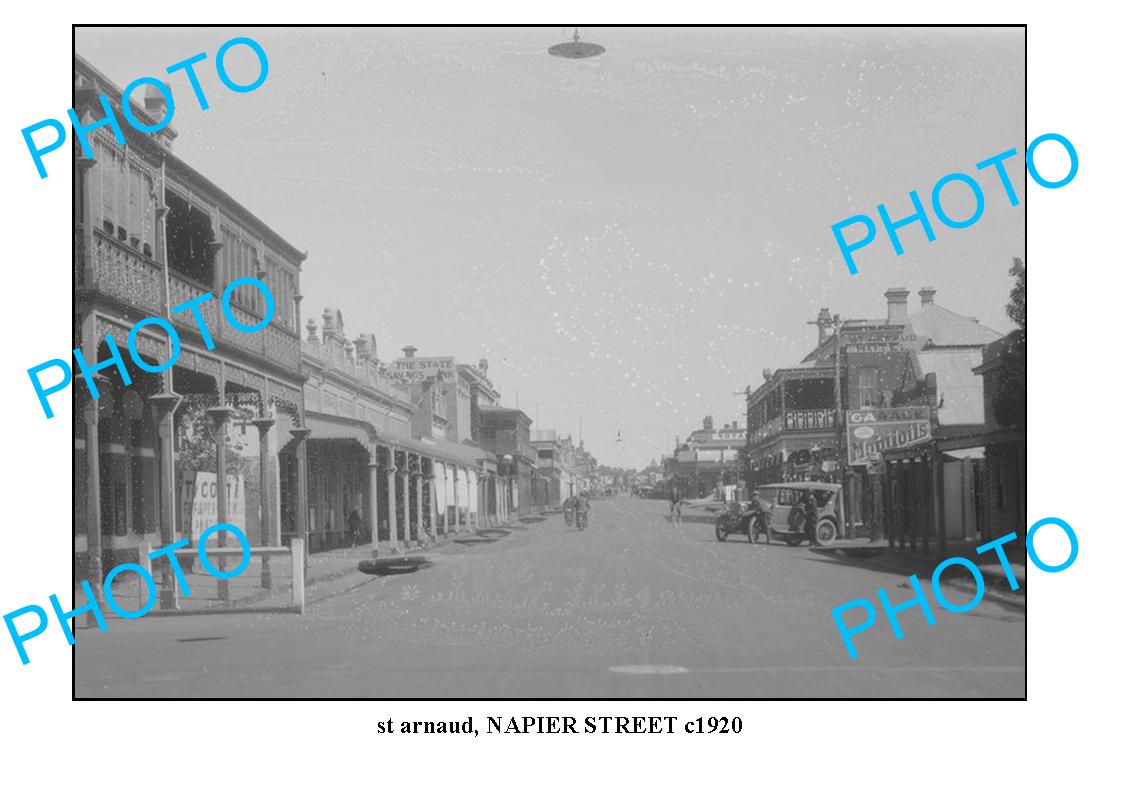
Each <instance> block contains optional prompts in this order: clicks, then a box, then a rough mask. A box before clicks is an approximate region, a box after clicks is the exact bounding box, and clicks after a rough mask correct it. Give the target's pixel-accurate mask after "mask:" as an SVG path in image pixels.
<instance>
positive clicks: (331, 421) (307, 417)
mask: <svg viewBox="0 0 1123 796" xmlns="http://www.w3.org/2000/svg"><path fill="white" fill-rule="evenodd" d="M304 422H305V425H306V426H307V427H308V428H310V429H311V430H312V439H314V440H347V441H350V442H357V443H359V444H360V445H362V446H363V447H364V448H366V450H367V453H369V454H371V455H372V456H373V455H374V435H375V434H376V433H377V431H375V428H374V426H372V425H371V424H370V423H367V422H366V421H365V420H353V419H351V418H349V417H338V416H336V415H325V414H321V413H319V412H305V413H304Z"/></svg>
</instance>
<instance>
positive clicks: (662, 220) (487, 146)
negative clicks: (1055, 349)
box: [12, 24, 1110, 740]
mask: <svg viewBox="0 0 1123 796" xmlns="http://www.w3.org/2000/svg"><path fill="white" fill-rule="evenodd" d="M1026 41H1027V38H1026V28H1025V27H1024V26H1023V25H1020V24H1019V25H1009V26H978V27H975V26H874V27H839V26H810V25H809V26H795V27H772V26H764V25H760V26H726V27H699V26H681V27H675V26H644V25H635V26H621V25H616V26H612V25H604V26H595V25H590V26H585V25H577V26H574V25H553V26H545V25H542V26H530V27H510V26H491V27H489V26H445V27H442V26H429V27H402V26H384V27H375V26H366V27H326V26H307V27H301V26H261V27H254V26H242V27H201V26H186V27H170V26H169V27H136V26H127V27H112V26H98V25H76V26H75V27H74V29H73V49H74V59H73V111H72V119H71V120H69V121H68V120H67V119H66V114H65V112H63V113H62V114H61V115H60V116H59V118H60V120H61V123H58V122H56V124H59V127H58V129H60V130H61V129H62V128H63V125H66V127H65V130H66V132H67V133H68V134H69V138H68V139H67V140H66V142H65V145H61V144H60V147H59V148H57V151H51V150H50V149H49V148H48V146H47V144H48V143H49V139H50V135H51V129H50V128H49V127H44V128H43V129H42V130H40V131H36V132H35V133H34V136H35V141H37V142H38V147H39V150H38V151H39V154H35V152H36V150H35V148H34V147H32V149H31V151H32V153H33V158H34V160H33V162H32V160H28V159H27V157H26V154H27V153H26V152H24V153H23V157H24V159H25V160H28V162H27V163H26V164H22V165H23V170H22V171H21V172H20V175H19V176H20V177H21V179H24V180H31V179H39V178H40V177H41V181H42V182H45V183H55V182H63V181H66V180H67V179H68V175H66V174H65V173H64V171H63V165H64V162H67V161H70V162H72V165H73V220H72V226H73V347H74V348H75V359H73V360H71V361H70V365H71V366H72V381H70V382H69V385H68V386H65V388H64V386H62V385H60V386H55V385H58V383H59V376H58V372H61V369H62V368H63V367H65V366H66V362H65V361H61V360H54V363H57V364H55V365H54V366H53V367H54V369H55V372H52V370H51V366H50V364H49V363H44V366H40V369H39V370H36V369H35V368H33V369H32V371H29V372H30V373H31V382H32V384H33V385H34V393H33V392H32V390H31V388H29V387H28V386H27V379H26V377H25V376H24V375H23V373H22V371H21V372H20V373H19V374H18V375H19V376H20V378H21V380H22V382H21V385H22V386H21V387H20V390H21V391H22V392H21V398H22V399H24V405H22V406H21V411H23V415H21V417H25V416H26V418H27V419H26V422H29V423H30V422H37V423H44V422H47V421H45V420H44V417H43V414H42V413H43V412H45V413H46V417H47V418H51V417H52V415H53V413H56V412H57V413H58V414H59V417H58V418H56V419H54V420H51V421H49V422H52V423H54V424H59V423H60V421H61V424H62V425H63V426H66V425H67V423H70V422H72V424H73V434H72V436H73V481H72V488H73V493H72V495H73V528H72V537H73V539H72V541H73V578H74V583H73V587H74V592H73V603H72V604H73V605H74V606H79V605H81V604H86V603H87V602H88V600H89V601H92V602H91V604H93V605H96V606H99V608H98V610H97V611H93V610H87V611H85V612H84V613H81V614H75V615H74V616H73V624H74V631H73V633H74V636H75V637H76V639H77V643H75V644H74V647H73V697H74V698H75V699H78V700H103V699H112V700H117V699H140V700H151V699H193V700H194V699H199V700H210V699H363V700H392V699H395V700H401V699H409V700H420V699H434V700H484V699H486V700H498V699H509V700H535V699H542V700H561V699H567V700H573V699H580V700H672V699H682V700H687V699H689V700H701V699H708V700H748V699H751V700H758V699H785V700H807V699H829V700H900V699H956V700H967V699H970V700H976V699H988V700H998V699H1011V700H1023V699H1025V698H1026V696H1027V629H1026V592H1027V588H1026V571H1027V568H1029V569H1034V566H1033V565H1034V564H1035V563H1038V562H1037V560H1036V559H1034V560H1033V561H1031V562H1030V563H1029V564H1028V567H1027V543H1026V542H1025V537H1026V530H1027V528H1029V527H1030V525H1031V524H1032V523H1033V522H1034V521H1035V520H1037V519H1038V517H1039V516H1042V515H1040V514H1039V513H1035V514H1034V515H1032V516H1027V480H1028V479H1027V452H1026V451H1027V447H1026V419H1027V361H1028V357H1027V342H1026V341H1027V331H1026V268H1027V257H1026V204H1027V203H1026V199H1027V190H1039V188H1038V186H1042V185H1043V186H1045V187H1049V188H1057V187H1060V186H1063V185H1064V176H1065V171H1066V169H1068V166H1067V165H1066V164H1067V163H1068V161H1066V160H1065V158H1064V154H1065V152H1066V151H1068V152H1070V154H1071V157H1072V169H1071V172H1072V174H1075V173H1076V160H1075V157H1076V155H1075V152H1074V151H1073V150H1072V149H1071V146H1072V144H1071V143H1070V142H1069V141H1068V139H1066V138H1064V137H1063V136H1060V135H1056V136H1053V137H1049V136H1048V135H1043V134H1045V133H1049V131H1050V129H1051V128H1045V129H1036V128H1035V129H1034V130H1031V131H1029V132H1028V133H1027V121H1026V120H1027V116H1026V113H1027V66H1026ZM106 120H108V121H106ZM1060 121H1063V119H1060ZM27 123H30V121H29V122H27ZM1055 129H1056V130H1058V131H1059V133H1064V132H1065V128H1064V125H1063V124H1059V123H1058V124H1057V125H1056V126H1055ZM27 135H28V134H27V133H25V136H27ZM1038 136H1041V138H1040V139H1038V140H1035V139H1037V137H1038ZM16 139H17V143H19V140H18V136H16ZM1074 140H1075V139H1074ZM28 141H29V146H31V144H30V139H28ZM1031 142H1033V143H1032V144H1031ZM1077 145H1078V146H1080V142H1077ZM1034 147H1037V149H1036V151H1037V152H1038V153H1039V165H1038V166H1037V167H1034V165H1033V159H1032V152H1031V154H1030V155H1027V148H1029V149H1031V150H1033V148H1034ZM68 148H69V149H68ZM1058 153H1059V156H1058ZM1081 154H1083V150H1081ZM1047 156H1048V158H1049V164H1048V165H1049V167H1048V168H1047V167H1046V157H1047ZM1053 160H1059V161H1060V163H1061V165H1059V166H1057V167H1056V168H1053V166H1055V165H1056V164H1055V163H1053ZM1027 164H1028V165H1029V170H1028V172H1027ZM1085 168H1092V166H1086V165H1085V163H1084V162H1083V161H1081V162H1080V177H1079V178H1077V179H1080V178H1083V177H1084V169H1085ZM35 169H40V172H39V177H37V176H36V174H35ZM56 171H57V172H58V173H57V174H56V173H55V172H56ZM23 172H27V173H23ZM44 172H45V173H46V176H42V175H43V173H44ZM1070 178H1071V175H1070ZM1074 184H1075V183H1074ZM1066 190H1071V189H1063V188H1062V189H1061V190H1052V191H1050V192H1049V193H1050V198H1051V199H1052V198H1054V197H1055V199H1056V201H1058V202H1059V201H1060V200H1061V199H1063V198H1064V194H1065V191H1066ZM1037 254H1038V252H1037V250H1036V249H1035V256H1036V255H1037ZM1035 262H1037V260H1036V258H1035ZM1057 265H1058V264H1056V263H1054V264H1053V265H1052V266H1051V267H1054V268H1055V267H1057ZM66 298H67V297H66V296H63V295H59V296H53V295H52V296H51V297H50V298H49V300H50V301H53V302H64V301H65V299H66ZM1036 317H1037V316H1035V320H1036ZM12 334H16V335H18V334H20V332H18V331H14V332H12ZM1038 339H1039V338H1038V337H1036V336H1035V347H1036V340H1038ZM35 355H36V356H38V354H35ZM57 355H61V356H64V359H65V358H68V357H69V355H68V354H67V352H66V350H65V349H63V348H60V349H59V354H57ZM26 358H27V359H29V363H24V364H23V365H22V367H23V368H26V367H27V364H34V363H31V362H30V359H31V358H32V355H31V354H28V355H26ZM45 359H47V356H40V357H39V359H38V360H36V361H37V362H38V361H42V360H45ZM29 396H30V397H29ZM36 397H38V399H39V400H38V401H36V400H35V399H36ZM40 404H41V406H42V412H41V410H40ZM29 406H30V407H31V410H34V412H35V413H36V414H38V417H31V416H30V415H28V412H29V411H31V410H29V409H28V407H29ZM64 418H65V419H64ZM22 422H24V421H23V420H21V419H19V418H17V423H22ZM64 430H65V429H64ZM1105 443H1106V440H1105ZM63 464H65V462H64V463H63ZM64 469H65V468H63V470H64ZM63 489H64V491H65V487H63ZM1109 491H1110V489H1109ZM63 497H65V495H63ZM1088 499H1094V498H1093V496H1092V495H1088ZM1077 502H1078V501H1076V500H1073V501H1072V504H1075V503H1077ZM1047 508H1049V509H1050V510H1055V511H1056V512H1062V514H1061V516H1068V515H1066V514H1063V512H1064V511H1065V508H1064V506H1062V505H1060V504H1059V501H1058V506H1057V507H1056V508H1055V509H1054V508H1053V507H1052V506H1051V505H1050V506H1048V507H1047ZM55 530H56V531H57V533H58V534H63V529H61V528H59V529H55ZM1054 530H1055V529H1054ZM1078 530H1079V531H1081V532H1083V529H1082V528H1081V529H1078ZM1010 533H1016V534H1017V539H1016V541H1011V540H1010V539H1009V538H1007V537H1008V535H1009V534H1010ZM1058 533H1059V532H1058ZM1045 535H1046V531H1044V530H1043V531H1042V537H1043V538H1044V536H1045ZM1061 538H1062V539H1063V538H1064V537H1063V535H1061ZM1081 541H1082V542H1083V541H1084V537H1083V536H1081ZM1028 552H1029V553H1030V554H1031V555H1036V554H1035V553H1033V548H1032V546H1030V547H1029V549H1028ZM1081 552H1082V554H1083V552H1084V551H1083V550H1081ZM1073 555H1075V549H1074V550H1073ZM1063 557H1064V555H1063V554H1061V555H1060V556H1059V558H1060V559H1062V560H1063ZM1050 563H1052V564H1056V563H1057V562H1056V561H1055V560H1052V559H1051V560H1050ZM1040 569H1041V566H1040V564H1038V566H1037V570H1040ZM1050 571H1057V570H1055V569H1054V570H1046V572H1050ZM1060 577H1061V575H1050V574H1040V572H1039V571H1035V572H1034V580H1035V584H1036V583H1037V581H1038V580H1045V579H1054V580H1056V579H1059V578H1060ZM66 585H69V584H66ZM63 586H64V584H62V583H59V584H58V586H57V590H58V591H59V592H60V596H62V593H63V592H64V591H65V589H64V588H63ZM52 588H56V587H52ZM47 593H49V592H47ZM31 596H35V595H31ZM66 596H67V597H69V596H70V595H69V594H67V595H66ZM29 599H30V597H29ZM45 600H46V597H45V596H44V597H42V598H41V601H40V602H41V604H42V605H44V606H47V609H46V613H45V615H44V616H45V618H46V617H47V615H49V614H50V606H49V604H48V603H47V602H45ZM13 607H15V606H13ZM31 619H33V617H30V616H29V617H28V618H26V619H21V620H20V622H21V623H22V622H24V621H28V622H30V621H31ZM60 621H61V620H60ZM50 622H51V623H52V626H51V627H50V628H49V629H48V630H47V631H46V632H45V633H44V635H43V636H42V638H38V639H34V640H32V639H31V637H30V636H28V640H27V641H25V642H24V643H23V644H24V646H23V647H20V650H21V652H20V654H21V655H22V654H23V650H24V649H26V652H27V654H29V655H30V657H31V660H32V663H31V664H30V665H29V666H28V668H31V667H33V666H34V661H35V656H36V654H37V652H38V650H40V649H45V648H46V647H48V646H50V645H57V646H59V647H61V646H62V643H63V642H62V635H61V634H60V633H59V629H58V628H57V627H54V626H53V625H54V624H55V619H54V616H53V615H50ZM21 626H23V625H21ZM64 627H65V623H64ZM14 632H15V631H13V633H14ZM65 632H69V631H65ZM37 645H38V646H37ZM557 707H559V708H561V707H562V706H557ZM638 707H639V706H637V709H638ZM682 707H683V708H684V710H685V709H686V708H687V707H688V706H685V705H684V706H682ZM742 707H745V706H742ZM687 712H689V713H693V712H694V711H693V709H692V708H691V709H690V710H689V711H687ZM466 715H467V713H465V716H466ZM704 715H708V714H704ZM714 715H715V716H716V715H717V714H716V713H715V714H714ZM727 715H730V716H732V715H734V714H733V713H727ZM742 715H748V714H746V713H742ZM403 718H405V717H404V716H403ZM461 718H463V717H461ZM691 718H693V716H691ZM736 721H738V722H740V721H741V719H739V718H738V719H736ZM918 726H919V725H918ZM138 727H139V725H138ZM474 730H477V731H479V733H481V734H483V733H485V732H486V731H487V725H486V723H485V722H484V719H483V718H482V717H481V716H477V717H475V724H474ZM450 731H452V730H451V728H450ZM886 731H887V732H892V730H891V728H889V727H888V725H887V728H886ZM759 732H760V730H759V729H758V730H755V731H754V734H759ZM807 740H810V738H808V739H807Z"/></svg>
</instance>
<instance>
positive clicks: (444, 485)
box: [441, 464, 448, 536]
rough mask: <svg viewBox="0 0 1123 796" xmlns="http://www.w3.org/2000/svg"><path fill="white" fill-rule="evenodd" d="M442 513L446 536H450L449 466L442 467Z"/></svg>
mask: <svg viewBox="0 0 1123 796" xmlns="http://www.w3.org/2000/svg"><path fill="white" fill-rule="evenodd" d="M441 501H442V502H443V503H444V505H443V506H442V507H441V513H442V514H443V515H444V523H443V525H444V534H445V536H448V465H447V464H445V465H442V466H441Z"/></svg>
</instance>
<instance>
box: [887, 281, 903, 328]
mask: <svg viewBox="0 0 1123 796" xmlns="http://www.w3.org/2000/svg"><path fill="white" fill-rule="evenodd" d="M885 300H886V301H887V302H888V303H889V323H904V322H905V321H907V320H908V316H909V291H908V288H904V287H891V288H889V289H888V290H886V291H885Z"/></svg>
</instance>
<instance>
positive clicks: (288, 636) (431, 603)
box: [75, 497, 1026, 699]
mask: <svg viewBox="0 0 1123 796" xmlns="http://www.w3.org/2000/svg"><path fill="white" fill-rule="evenodd" d="M431 557H432V559H433V561H434V565H433V566H432V567H430V568H428V569H423V570H420V571H418V572H415V573H413V574H405V575H395V576H391V577H382V578H377V577H370V576H366V575H361V574H358V573H357V572H356V573H355V574H354V575H348V576H347V577H346V578H341V579H339V580H338V581H335V582H333V583H330V584H324V585H322V586H320V587H313V588H311V589H310V590H309V593H308V606H307V610H306V613H305V614H304V615H303V616H297V615H295V614H291V615H286V614H235V615H209V616H172V617H147V618H144V619H139V620H131V621H126V620H115V621H110V629H109V632H107V633H98V632H97V631H96V630H88V629H85V628H80V629H79V632H78V644H77V646H76V648H75V661H76V674H75V682H76V696H78V697H80V698H81V697H94V698H96V697H176V696H186V697H294V696H315V697H438V698H445V699H453V698H490V697H519V698H535V697H578V698H579V697H611V698H671V697H713V698H737V697H1022V696H1024V695H1025V630H1026V628H1025V615H1024V613H1022V612H1019V611H1017V610H1014V609H1010V608H1006V607H1003V606H1001V605H998V604H996V603H992V602H990V601H989V600H984V601H983V603H982V604H981V605H980V606H979V607H977V608H976V609H974V610H973V611H971V612H969V613H965V614H950V613H947V612H946V611H943V610H942V609H940V608H939V607H938V605H936V603H935V602H934V600H932V598H931V591H930V589H929V591H928V594H929V598H930V601H931V602H932V605H933V611H934V612H935V615H936V619H937V624H936V625H935V626H929V625H928V624H927V623H926V622H925V620H924V616H923V614H922V613H921V612H920V610H919V609H917V608H912V609H909V610H907V611H905V612H904V613H903V614H901V615H900V621H901V622H902V624H903V626H904V628H905V632H906V637H905V638H904V639H896V638H894V636H893V632H892V629H891V628H890V626H889V624H888V622H887V620H886V619H885V617H884V616H883V615H881V614H880V613H879V615H878V620H877V623H876V624H875V625H874V627H873V628H871V629H870V630H868V631H866V632H865V633H862V634H860V635H858V636H856V637H855V643H856V645H857V647H858V652H859V656H860V657H859V659H858V660H857V661H852V660H851V659H850V658H849V656H848V655H847V653H846V650H845V648H844V646H843V644H842V641H841V639H840V637H839V634H838V630H837V629H836V627H835V625H834V621H833V619H832V618H831V613H830V611H831V609H832V608H834V607H836V606H838V605H840V604H842V603H845V602H848V601H850V600H853V599H857V598H860V597H863V598H867V599H870V600H872V601H873V602H874V603H875V604H876V603H877V597H876V589H877V588H878V587H883V588H885V589H886V591H887V592H888V593H889V594H890V596H891V598H892V599H893V600H894V602H895V603H897V604H899V603H901V602H905V601H906V600H908V599H910V598H911V597H912V596H913V595H912V592H911V590H909V589H908V588H901V585H902V584H904V583H905V578H904V577H903V576H901V575H896V574H891V573H888V572H881V571H877V570H874V569H869V568H866V567H863V566H855V565H853V563H852V562H851V561H850V560H848V559H842V560H836V559H835V558H833V557H832V556H824V555H820V554H817V553H813V552H810V551H809V550H808V549H807V547H806V546H803V547H800V548H790V547H788V546H786V545H784V544H782V543H781V544H772V545H769V546H764V545H752V544H749V543H747V542H746V541H744V539H743V537H736V536H735V537H731V539H730V541H728V542H725V543H719V542H718V541H717V540H716V539H715V538H714V531H713V524H712V522H710V521H707V522H705V523H702V522H684V523H683V524H682V526H681V528H678V529H676V528H675V527H674V526H673V525H671V524H670V523H669V522H668V520H667V504H666V503H665V502H663V501H645V500H639V499H637V498H631V497H617V498H608V499H605V500H599V501H595V502H594V503H593V512H592V516H591V521H590V527H589V529H588V530H586V531H584V532H578V531H576V530H573V529H569V528H566V527H565V525H564V522H563V520H562V517H561V516H560V515H557V516H552V517H550V518H549V519H547V520H545V521H543V522H540V523H537V524H534V525H531V526H529V527H528V528H527V529H526V530H517V531H512V532H511V533H510V534H509V535H507V536H506V537H504V538H502V539H499V540H498V541H495V542H492V543H482V544H471V545H469V544H458V543H455V542H454V543H451V544H447V545H444V546H442V547H440V548H439V549H438V550H436V551H434V552H433V553H432V555H431ZM922 583H924V584H925V587H926V589H928V587H929V586H930V584H928V582H927V581H926V580H923V579H922ZM949 598H950V599H951V600H953V601H955V602H958V603H960V604H962V603H966V602H967V601H968V600H969V595H967V594H963V593H959V592H955V591H951V590H949ZM859 618H860V616H859V615H858V614H855V616H854V618H853V619H851V621H852V622H857V621H858V619H859Z"/></svg>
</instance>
